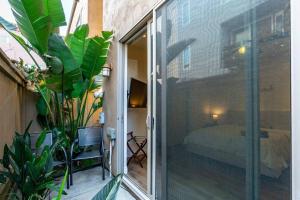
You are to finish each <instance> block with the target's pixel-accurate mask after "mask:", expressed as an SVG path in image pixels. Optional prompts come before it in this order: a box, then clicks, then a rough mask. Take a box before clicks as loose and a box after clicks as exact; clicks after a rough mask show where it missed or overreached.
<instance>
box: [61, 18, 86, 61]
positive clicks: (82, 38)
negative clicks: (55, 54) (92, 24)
mask: <svg viewBox="0 0 300 200" xmlns="http://www.w3.org/2000/svg"><path fill="white" fill-rule="evenodd" d="M88 34H89V27H88V25H87V24H84V25H81V26H79V27H77V28H76V30H75V31H74V33H73V34H69V35H68V36H67V37H66V39H65V40H66V43H67V45H68V46H69V48H70V50H71V52H72V54H73V56H74V57H75V59H76V61H77V62H78V63H79V64H81V63H82V59H83V55H84V51H85V44H86V42H87V37H88Z"/></svg>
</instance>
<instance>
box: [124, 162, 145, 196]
mask: <svg viewBox="0 0 300 200" xmlns="http://www.w3.org/2000/svg"><path fill="white" fill-rule="evenodd" d="M142 164H143V168H142V167H141V166H140V165H139V164H138V163H137V162H136V161H134V160H133V161H131V162H130V163H129V165H128V177H129V178H130V179H132V180H133V182H135V183H136V184H137V185H138V186H139V187H140V188H142V190H144V191H147V159H144V160H143V161H142Z"/></svg>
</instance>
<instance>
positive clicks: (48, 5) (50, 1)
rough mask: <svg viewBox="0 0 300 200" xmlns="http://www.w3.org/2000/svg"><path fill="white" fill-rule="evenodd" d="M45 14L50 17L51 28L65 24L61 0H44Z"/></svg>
mask: <svg viewBox="0 0 300 200" xmlns="http://www.w3.org/2000/svg"><path fill="white" fill-rule="evenodd" d="M44 3H45V9H46V14H48V15H49V16H50V18H51V23H52V27H53V28H58V27H60V26H64V25H66V18H65V13H64V9H63V6H62V3H61V0H44Z"/></svg>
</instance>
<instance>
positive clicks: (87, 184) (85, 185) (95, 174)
mask: <svg viewBox="0 0 300 200" xmlns="http://www.w3.org/2000/svg"><path fill="white" fill-rule="evenodd" d="M101 170H102V169H101V167H95V168H93V169H89V170H86V171H81V172H77V173H75V174H73V186H71V187H70V189H69V190H66V192H67V193H68V195H66V196H64V197H63V198H62V199H63V200H89V199H92V198H93V196H94V195H95V194H96V193H97V192H98V191H100V190H101V189H102V188H103V187H104V186H105V184H106V183H108V182H109V180H110V177H109V174H108V173H107V174H106V179H105V181H102V176H101V175H102V171H101ZM117 200H135V198H134V197H133V196H131V194H130V193H129V192H128V191H126V190H125V189H124V187H122V186H121V187H120V190H119V192H118V196H117Z"/></svg>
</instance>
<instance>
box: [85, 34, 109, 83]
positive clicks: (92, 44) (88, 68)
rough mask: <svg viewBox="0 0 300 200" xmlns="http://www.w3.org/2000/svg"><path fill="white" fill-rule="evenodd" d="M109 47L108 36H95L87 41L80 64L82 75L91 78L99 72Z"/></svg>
mask: <svg viewBox="0 0 300 200" xmlns="http://www.w3.org/2000/svg"><path fill="white" fill-rule="evenodd" d="M109 47H110V38H109V39H108V40H106V39H104V38H103V37H98V36H96V37H94V38H91V39H90V40H89V41H88V42H87V45H86V50H85V54H84V56H83V62H82V65H81V69H82V73H83V75H84V77H86V78H88V79H91V78H92V77H93V76H95V75H98V74H99V73H100V72H101V70H102V68H103V66H104V64H105V63H106V59H107V56H108V51H109Z"/></svg>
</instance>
